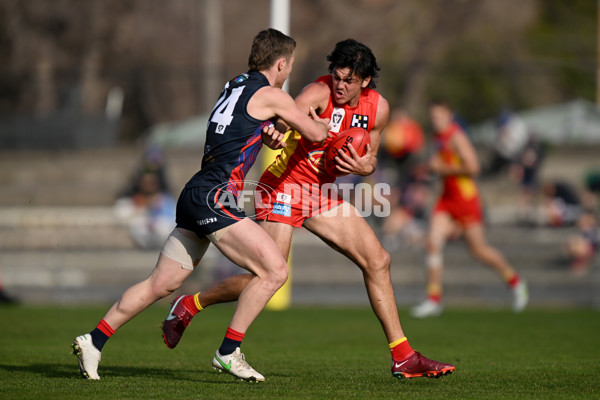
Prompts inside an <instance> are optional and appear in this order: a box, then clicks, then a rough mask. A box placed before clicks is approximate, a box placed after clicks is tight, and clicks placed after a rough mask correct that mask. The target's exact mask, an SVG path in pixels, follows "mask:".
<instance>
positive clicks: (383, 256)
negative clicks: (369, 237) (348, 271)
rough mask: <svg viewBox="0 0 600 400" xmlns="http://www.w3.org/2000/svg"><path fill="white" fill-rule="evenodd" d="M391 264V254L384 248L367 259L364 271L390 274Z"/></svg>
mask: <svg viewBox="0 0 600 400" xmlns="http://www.w3.org/2000/svg"><path fill="white" fill-rule="evenodd" d="M390 263H391V257H390V253H389V252H388V251H387V250H385V249H384V248H383V247H382V248H380V250H379V251H378V252H377V253H375V254H374V255H372V256H371V257H369V259H367V261H366V263H365V267H364V268H363V269H364V270H367V271H369V272H372V273H385V274H389V272H390Z"/></svg>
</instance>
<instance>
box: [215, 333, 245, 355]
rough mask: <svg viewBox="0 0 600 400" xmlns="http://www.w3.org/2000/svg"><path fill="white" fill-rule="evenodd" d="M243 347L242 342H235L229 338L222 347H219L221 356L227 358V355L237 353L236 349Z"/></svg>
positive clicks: (224, 340)
mask: <svg viewBox="0 0 600 400" xmlns="http://www.w3.org/2000/svg"><path fill="white" fill-rule="evenodd" d="M241 345H242V342H241V341H238V340H233V339H229V338H227V337H226V338H225V339H223V343H221V347H219V354H221V355H222V356H226V355H227V354H231V353H233V352H234V351H235V349H236V348H238V347H240V346H241Z"/></svg>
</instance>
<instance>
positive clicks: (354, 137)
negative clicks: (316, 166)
mask: <svg viewBox="0 0 600 400" xmlns="http://www.w3.org/2000/svg"><path fill="white" fill-rule="evenodd" d="M369 143H371V137H370V136H369V133H368V132H367V131H366V130H364V129H363V128H350V129H346V130H345V131H343V132H340V133H339V135H337V136H336V137H335V138H334V139H333V140H332V141H331V143H329V145H328V146H327V148H326V150H325V171H327V173H328V174H329V175H331V176H343V175H347V174H346V173H345V172H341V171H339V170H338V169H337V168H336V165H337V161H336V160H335V157H336V156H338V155H339V153H342V152H343V153H346V154H347V155H348V156H349V157H352V154H351V153H350V150H349V149H348V148H349V146H352V147H354V150H356V153H357V154H358V156H359V157H363V156H364V155H365V154H367V145H368V144H369Z"/></svg>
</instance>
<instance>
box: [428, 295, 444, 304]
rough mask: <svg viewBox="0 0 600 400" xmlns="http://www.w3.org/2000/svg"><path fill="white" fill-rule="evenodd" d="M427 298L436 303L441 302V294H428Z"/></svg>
mask: <svg viewBox="0 0 600 400" xmlns="http://www.w3.org/2000/svg"><path fill="white" fill-rule="evenodd" d="M427 298H428V299H429V300H431V301H434V302H436V303H438V304H439V303H441V302H442V295H441V294H430V295H429V296H427Z"/></svg>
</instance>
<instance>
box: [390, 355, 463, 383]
mask: <svg viewBox="0 0 600 400" xmlns="http://www.w3.org/2000/svg"><path fill="white" fill-rule="evenodd" d="M454 369H455V367H454V365H452V364H446V363H443V362H439V361H434V360H430V359H428V358H427V357H424V356H422V355H421V353H419V352H417V351H415V352H414V353H413V355H411V356H410V357H408V358H406V359H404V360H402V361H396V360H393V363H392V375H394V376H395V377H396V378H398V379H402V378H405V379H410V378H416V377H419V376H426V377H428V378H439V377H440V376H443V375H448V374H451V373H452V372H453V371H454Z"/></svg>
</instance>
